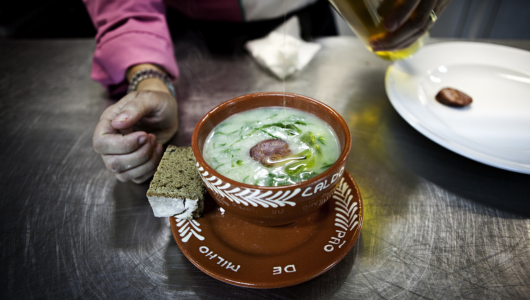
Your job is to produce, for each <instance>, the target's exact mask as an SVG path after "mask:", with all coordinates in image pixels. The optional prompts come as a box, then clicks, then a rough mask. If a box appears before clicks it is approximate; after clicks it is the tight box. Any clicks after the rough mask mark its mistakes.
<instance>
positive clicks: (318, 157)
mask: <svg viewBox="0 0 530 300" xmlns="http://www.w3.org/2000/svg"><path fill="white" fill-rule="evenodd" d="M272 139H279V140H282V141H284V142H285V143H287V145H288V147H289V150H290V154H289V155H287V156H285V157H282V158H275V160H274V162H277V163H274V164H272V165H264V164H263V163H262V162H260V161H256V160H255V159H254V158H253V156H251V152H250V149H251V148H252V147H254V146H256V145H257V144H258V143H260V142H263V141H266V140H272ZM202 155H203V157H204V159H205V160H206V162H207V163H208V165H210V166H211V167H212V168H214V169H215V170H216V171H217V172H219V173H220V174H222V175H224V176H226V177H228V178H230V179H233V180H235V181H239V182H243V183H247V184H252V185H259V186H281V185H288V184H293V183H297V182H301V181H304V180H307V179H310V178H312V177H315V176H317V175H318V174H320V173H322V172H324V171H325V170H326V169H328V168H329V167H330V166H331V165H333V163H335V161H337V159H338V157H339V155H340V145H339V142H338V139H337V136H336V134H335V132H334V131H333V129H331V127H330V126H329V125H328V124H326V123H325V122H324V121H322V120H321V119H319V118H318V117H316V116H314V115H312V114H309V113H306V112H303V111H300V110H297V109H292V108H284V107H268V108H258V109H253V110H249V111H245V112H242V113H238V114H235V115H233V116H231V117H229V118H228V119H226V120H225V121H223V122H222V123H220V124H219V125H218V126H217V127H215V128H214V130H213V131H212V132H211V133H210V135H209V136H208V138H207V139H206V142H205V144H204V149H203V153H202Z"/></svg>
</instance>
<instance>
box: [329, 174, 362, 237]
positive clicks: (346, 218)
mask: <svg viewBox="0 0 530 300" xmlns="http://www.w3.org/2000/svg"><path fill="white" fill-rule="evenodd" d="M333 199H335V200H337V201H336V204H337V207H336V208H335V210H336V211H337V213H336V216H337V218H336V219H335V226H337V227H340V228H342V229H344V230H346V231H347V230H349V231H351V230H353V228H355V226H357V224H359V221H357V219H358V215H357V214H355V213H356V212H357V210H358V209H359V208H358V207H357V201H355V200H352V199H353V195H351V188H350V186H349V185H348V183H346V182H345V180H344V177H343V178H341V180H340V182H339V184H338V185H337V188H336V189H335V193H333Z"/></svg>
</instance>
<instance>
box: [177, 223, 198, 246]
mask: <svg viewBox="0 0 530 300" xmlns="http://www.w3.org/2000/svg"><path fill="white" fill-rule="evenodd" d="M175 221H177V227H178V228H179V231H178V232H179V235H180V237H181V238H182V239H181V240H182V242H184V243H186V242H187V241H189V239H190V237H191V236H192V235H193V236H195V237H196V238H197V239H199V240H201V241H204V237H203V236H202V235H200V234H199V232H201V231H202V230H201V229H200V228H199V227H200V226H201V224H199V222H197V221H195V220H179V219H177V218H175Z"/></svg>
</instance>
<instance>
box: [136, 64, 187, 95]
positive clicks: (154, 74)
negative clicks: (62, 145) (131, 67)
mask: <svg viewBox="0 0 530 300" xmlns="http://www.w3.org/2000/svg"><path fill="white" fill-rule="evenodd" d="M147 78H158V79H160V80H162V81H163V82H164V84H165V85H166V86H167V89H168V90H169V92H170V93H171V95H172V96H173V97H174V98H175V99H176V98H177V96H176V93H175V87H174V86H173V83H171V80H169V77H167V75H166V74H164V73H162V72H159V71H157V70H154V69H143V70H140V71H138V72H136V73H134V75H133V77H132V78H131V82H130V83H129V88H128V89H127V94H128V93H130V92H134V91H136V89H137V88H138V84H140V82H142V81H143V80H145V79H147Z"/></svg>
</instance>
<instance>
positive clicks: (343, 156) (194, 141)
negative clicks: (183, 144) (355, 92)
mask: <svg viewBox="0 0 530 300" xmlns="http://www.w3.org/2000/svg"><path fill="white" fill-rule="evenodd" d="M284 95H285V96H290V97H297V98H302V99H303V100H304V101H309V102H312V103H314V104H317V105H319V106H322V107H323V108H324V109H326V110H327V111H328V112H329V113H330V114H331V115H332V116H334V117H335V119H337V120H338V124H339V127H340V128H342V130H343V131H344V149H343V150H342V151H341V153H340V155H339V157H338V158H337V160H336V161H335V163H333V165H332V166H331V167H329V168H328V169H327V170H326V171H324V172H322V173H320V174H319V175H317V176H315V177H313V178H311V179H308V180H304V181H302V182H298V183H295V184H289V185H283V186H261V185H259V186H258V185H252V184H247V183H243V182H239V181H236V180H234V179H231V178H228V177H226V176H224V175H222V174H220V173H218V172H217V171H216V170H214V169H213V168H212V167H211V166H210V165H208V164H207V163H206V161H205V160H204V158H203V157H202V153H201V151H200V150H199V131H200V128H201V127H202V126H203V125H204V124H205V123H206V121H207V119H208V118H209V116H210V115H212V114H214V113H216V112H217V111H219V110H222V109H224V108H226V107H228V106H231V105H234V103H237V102H241V101H244V100H247V99H248V98H256V97H260V96H284ZM315 116H316V115H315ZM316 117H317V118H319V119H320V117H318V116H316ZM227 118H228V117H227ZM224 120H226V118H225V119H224ZM224 120H223V121H224ZM208 134H209V133H208ZM335 134H337V133H335ZM191 148H192V151H193V154H194V156H195V160H196V161H197V163H199V165H200V166H202V167H203V168H208V170H207V171H208V173H209V174H210V175H214V176H216V177H217V178H219V179H221V180H223V181H224V182H228V183H230V184H232V182H234V183H235V184H237V185H239V186H241V187H243V188H248V189H259V190H265V191H279V190H285V189H291V188H300V187H303V186H309V185H312V184H313V183H316V182H318V181H320V180H322V179H324V178H325V177H328V176H330V175H331V174H332V173H333V172H332V170H333V169H334V167H335V166H337V165H342V164H344V163H345V162H346V160H347V159H348V156H349V154H350V151H351V134H350V129H349V127H348V124H346V121H345V120H344V118H342V116H341V115H340V114H339V113H338V112H337V111H335V110H334V109H333V108H331V107H330V106H329V105H327V104H325V103H324V102H322V101H319V100H316V99H314V98H311V97H308V96H305V95H301V94H296V93H288V92H257V93H250V94H244V95H241V96H238V97H235V98H232V99H230V100H227V101H224V102H223V103H221V104H219V105H217V106H215V107H214V108H212V109H211V110H210V111H208V112H207V113H206V114H205V115H204V116H203V117H202V118H201V120H200V121H199V122H198V123H197V125H195V128H194V130H193V134H192V137H191ZM197 154H198V155H197ZM339 172H340V170H339Z"/></svg>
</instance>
